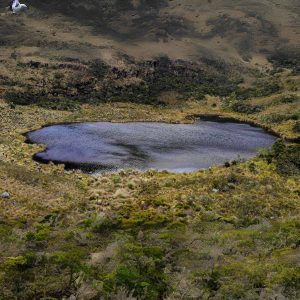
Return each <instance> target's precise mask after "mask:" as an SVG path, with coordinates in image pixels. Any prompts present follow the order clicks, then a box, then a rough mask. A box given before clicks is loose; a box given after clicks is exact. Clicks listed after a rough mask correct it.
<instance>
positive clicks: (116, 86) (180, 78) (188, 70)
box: [5, 57, 238, 110]
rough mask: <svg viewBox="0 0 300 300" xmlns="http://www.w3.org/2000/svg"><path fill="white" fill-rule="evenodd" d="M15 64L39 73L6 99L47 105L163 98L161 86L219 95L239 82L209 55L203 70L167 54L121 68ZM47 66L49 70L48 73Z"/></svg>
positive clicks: (188, 94)
mask: <svg viewBox="0 0 300 300" xmlns="http://www.w3.org/2000/svg"><path fill="white" fill-rule="evenodd" d="M205 63H207V64H208V63H212V62H211V61H210V62H209V61H207V62H205ZM20 67H21V68H28V67H29V68H30V69H32V70H34V72H37V73H39V74H40V76H42V78H40V77H36V78H34V77H32V78H30V79H29V80H27V82H24V83H22V84H20V85H21V86H23V91H20V90H18V91H13V90H11V91H9V92H7V93H6V95H5V99H6V100H7V101H8V102H10V103H13V104H18V105H29V104H35V105H39V106H42V107H45V108H51V109H61V110H70V109H71V110H74V109H77V108H78V104H79V103H92V104H99V103H103V102H116V101H117V102H126V101H131V102H136V103H143V104H152V105H155V104H164V103H163V102H161V101H160V95H161V94H162V93H164V92H166V91H172V92H177V93H178V95H179V97H180V98H182V99H189V98H192V99H194V100H202V99H204V97H205V95H207V94H209V95H215V96H221V97H223V96H228V95H230V94H231V93H232V92H234V91H235V90H236V89H238V82H236V81H235V80H234V79H231V78H230V77H228V76H227V75H226V73H227V72H228V70H227V67H226V65H224V64H223V63H222V61H220V62H218V61H214V62H213V64H212V65H211V66H210V68H211V70H208V71H207V70H205V69H204V68H203V67H202V65H201V64H196V63H189V62H185V61H181V60H176V61H172V60H170V59H169V58H167V57H160V58H158V59H155V60H151V61H142V62H134V61H133V62H132V61H131V60H130V58H128V67H127V68H126V69H118V68H116V67H110V66H108V65H107V64H105V63H104V62H103V61H101V60H95V61H92V62H90V63H89V64H88V65H79V66H78V67H77V68H78V70H77V69H76V65H75V66H74V65H70V64H69V65H68V64H62V65H61V66H59V65H58V66H52V65H48V64H41V63H39V62H33V61H32V62H30V63H28V64H20ZM61 68H62V69H64V70H68V69H69V68H71V70H72V71H73V72H75V73H77V72H78V73H79V72H80V74H81V77H79V78H78V77H77V78H75V76H74V75H72V76H66V75H65V74H63V72H62V71H61ZM51 72H52V73H53V75H49V74H51ZM67 72H68V71H67ZM46 74H47V75H46ZM20 85H19V86H20Z"/></svg>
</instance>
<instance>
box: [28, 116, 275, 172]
mask: <svg viewBox="0 0 300 300" xmlns="http://www.w3.org/2000/svg"><path fill="white" fill-rule="evenodd" d="M27 138H28V140H29V141H30V142H32V143H36V144H45V145H46V147H47V149H46V151H44V152H40V153H37V154H36V155H35V159H36V160H38V161H41V162H49V161H53V162H56V163H65V164H66V167H71V168H73V167H74V168H80V169H84V170H90V171H102V170H118V169H127V168H135V169H139V170H146V169H150V168H154V169H158V170H169V171H172V172H192V171H195V170H199V169H204V168H208V167H210V166H213V165H218V164H223V163H224V162H226V161H231V160H234V159H239V158H241V159H247V158H250V157H253V156H255V155H256V153H257V150H258V149H259V148H263V147H269V146H270V145H272V144H273V142H274V141H275V137H274V136H272V135H270V134H268V133H266V132H265V131H264V130H263V129H261V128H256V127H252V126H250V125H248V124H238V123H219V122H208V121H205V122H197V123H195V124H165V123H147V122H144V123H109V122H95V123H78V124H66V125H54V126H49V127H45V128H42V129H40V130H36V131H33V132H30V133H28V134H27Z"/></svg>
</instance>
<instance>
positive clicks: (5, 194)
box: [0, 192, 10, 199]
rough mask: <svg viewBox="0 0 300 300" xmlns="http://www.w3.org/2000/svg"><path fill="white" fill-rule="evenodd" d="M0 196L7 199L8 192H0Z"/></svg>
mask: <svg viewBox="0 0 300 300" xmlns="http://www.w3.org/2000/svg"><path fill="white" fill-rule="evenodd" d="M0 197H1V198H3V199H9V198H10V194H9V193H8V192H4V193H2V194H1V196H0Z"/></svg>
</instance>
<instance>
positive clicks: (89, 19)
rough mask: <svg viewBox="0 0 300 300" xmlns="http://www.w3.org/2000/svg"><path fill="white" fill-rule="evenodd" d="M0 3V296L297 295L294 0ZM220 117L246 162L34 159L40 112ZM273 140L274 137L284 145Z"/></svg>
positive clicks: (89, 116) (56, 118) (74, 117)
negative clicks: (195, 167)
mask: <svg viewBox="0 0 300 300" xmlns="http://www.w3.org/2000/svg"><path fill="white" fill-rule="evenodd" d="M6 4H7V3H6V2H4V1H0V9H1V11H0V169H1V172H0V195H2V196H1V197H0V250H1V251H0V299H1V300H2V299H3V300H6V299H24V300H25V299H28V300H29V299H72V300H73V299H79V300H81V299H87V300H88V299H90V300H93V299H95V300H96V299H151V300H152V299H153V300H156V299H168V300H171V299H172V300H175V299H176V300H177V299H249V300H250V299H251V300H252V299H294V300H297V299H299V298H300V265H299V261H300V251H299V247H300V239H299V236H300V222H299V219H300V215H299V211H300V210H299V209H300V147H299V139H300V110H299V109H300V93H299V88H300V74H299V70H300V68H299V63H300V52H299V43H300V40H299V32H300V26H299V13H300V11H299V9H300V6H299V3H298V1H295V0H294V1H293V0H287V1H275V0H272V1H266V0H264V1H246V0H241V1H238V2H234V1H229V0H228V1H227V0H223V1H221V0H220V1H219V0H208V1H194V0H186V1H179V0H173V1H146V0H140V1H139V0H136V1H135V0H133V1H125V0H122V1H118V0H115V1H92V0H88V1H81V2H79V1H77V0H73V1H54V0H52V1H47V2H44V1H35V0H28V4H29V6H30V10H29V11H28V13H26V14H24V15H19V16H13V15H11V14H10V13H9V12H7V11H6V10H5V6H6ZM199 116H201V118H202V119H203V120H205V119H207V118H209V119H211V118H214V119H215V118H217V117H218V118H221V119H223V120H232V119H234V120H237V121H244V122H249V123H251V124H255V125H258V126H261V127H263V128H265V129H266V130H268V131H270V132H273V133H274V134H276V135H277V136H278V137H279V138H281V139H279V140H278V141H277V142H276V143H275V145H274V146H273V147H272V149H264V150H262V151H260V153H259V154H258V155H257V157H256V158H254V159H252V160H249V161H238V160H237V161H233V162H227V163H226V164H225V165H224V166H216V167H213V168H210V169H208V170H205V171H198V172H195V173H191V174H173V173H169V172H157V171H155V170H149V171H147V172H144V173H140V172H137V171H134V170H128V171H120V172H118V173H113V174H109V173H108V174H103V175H101V176H95V175H88V174H83V173H81V172H79V171H65V170H64V168H63V166H62V165H53V164H48V165H44V164H39V163H37V162H34V161H33V160H32V155H34V154H35V153H36V152H38V151H39V150H41V149H42V148H43V146H38V145H30V144H26V143H25V137H24V133H25V132H27V131H29V130H34V129H37V128H40V127H41V126H44V125H46V124H51V123H59V122H79V121H114V122H115V121H118V122H128V121H164V122H172V123H190V122H193V121H194V120H195V118H198V117H199ZM284 140H285V141H289V143H285V142H284Z"/></svg>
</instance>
